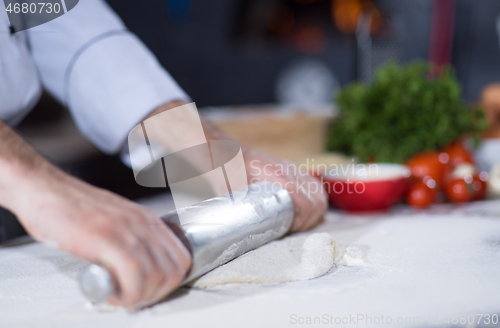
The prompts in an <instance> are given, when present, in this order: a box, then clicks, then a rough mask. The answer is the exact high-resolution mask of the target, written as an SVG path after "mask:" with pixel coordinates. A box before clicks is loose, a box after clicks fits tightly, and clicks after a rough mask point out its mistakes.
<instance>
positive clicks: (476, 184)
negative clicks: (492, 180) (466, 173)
mask: <svg viewBox="0 0 500 328" xmlns="http://www.w3.org/2000/svg"><path fill="white" fill-rule="evenodd" d="M487 179H488V173H486V172H481V173H479V174H475V175H474V176H473V177H472V190H473V192H474V196H473V200H481V199H484V197H485V196H486V189H487V183H486V181H487Z"/></svg>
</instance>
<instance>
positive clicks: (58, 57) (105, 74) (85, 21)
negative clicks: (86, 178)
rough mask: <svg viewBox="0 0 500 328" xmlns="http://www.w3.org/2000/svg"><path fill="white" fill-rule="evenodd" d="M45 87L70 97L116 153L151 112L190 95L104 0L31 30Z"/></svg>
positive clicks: (96, 137) (97, 140) (88, 127)
mask: <svg viewBox="0 0 500 328" xmlns="http://www.w3.org/2000/svg"><path fill="white" fill-rule="evenodd" d="M27 33H28V38H29V44H30V47H31V52H32V56H33V58H34V61H35V63H36V65H37V68H38V71H39V74H40V78H41V81H42V83H43V85H44V87H45V88H46V89H47V90H48V91H49V92H50V93H52V94H53V95H54V96H55V97H56V98H58V99H59V100H60V101H61V102H62V103H64V104H65V105H66V106H67V107H68V108H69V109H70V111H71V113H72V116H73V118H74V120H75V122H76V124H77V126H78V127H79V129H80V130H81V132H82V133H83V134H84V135H85V136H86V137H87V138H88V139H89V140H90V141H91V142H92V143H94V144H95V145H96V146H97V147H98V148H99V149H101V150H102V151H104V152H106V153H116V152H118V151H119V150H120V149H121V148H122V147H123V145H124V143H125V141H126V139H127V135H128V133H129V132H130V130H131V129H132V128H133V127H134V126H135V125H136V124H138V123H139V122H140V121H141V120H142V119H143V118H144V117H145V116H147V114H148V113H150V112H151V111H152V110H154V109H155V108H157V107H158V106H160V105H162V104H164V103H167V102H169V101H172V100H178V99H180V100H186V101H189V97H188V96H187V95H186V94H185V92H184V91H183V90H182V89H181V88H180V87H179V86H178V85H177V83H176V82H175V81H174V80H173V79H172V77H171V76H170V75H169V74H168V72H166V71H165V69H164V68H162V67H161V65H160V64H159V63H158V61H157V59H156V58H155V57H154V55H153V54H152V53H151V52H150V51H149V50H148V49H147V48H146V46H145V45H144V44H143V43H142V42H141V41H140V40H139V39H138V38H137V37H136V36H135V35H134V34H132V33H130V32H129V31H127V29H126V28H125V26H124V25H123V23H122V22H121V20H120V19H119V17H118V16H117V15H116V14H115V13H114V12H113V11H112V10H111V8H109V6H108V5H107V4H106V3H105V2H104V1H101V0H81V1H80V2H79V4H78V5H77V6H76V7H75V8H74V9H72V10H71V11H69V12H68V13H66V14H65V15H63V16H61V17H59V18H57V19H55V20H53V21H51V22H48V23H46V24H43V25H40V26H38V27H35V28H32V29H30V30H28V31H27Z"/></svg>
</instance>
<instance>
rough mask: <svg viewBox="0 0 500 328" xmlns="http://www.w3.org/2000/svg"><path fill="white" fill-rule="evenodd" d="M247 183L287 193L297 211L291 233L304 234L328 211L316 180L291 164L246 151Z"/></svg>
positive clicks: (319, 184) (321, 188) (321, 189)
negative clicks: (273, 186)
mask: <svg viewBox="0 0 500 328" xmlns="http://www.w3.org/2000/svg"><path fill="white" fill-rule="evenodd" d="M243 156H244V158H245V163H246V169H247V175H248V182H249V183H254V182H257V181H261V180H265V181H269V182H274V183H277V184H279V185H280V186H281V187H283V188H284V189H286V190H288V192H289V193H290V196H291V197H292V201H293V204H294V206H295V209H296V213H295V219H294V222H293V226H292V231H304V230H307V229H309V228H311V227H312V226H314V225H315V224H316V223H317V222H318V221H319V219H320V218H321V216H322V215H323V213H324V212H325V211H326V209H327V206H328V202H327V196H326V192H325V190H324V188H323V186H322V185H321V183H320V182H319V181H318V179H316V178H314V177H310V176H309V175H308V174H307V172H300V170H299V169H298V167H297V166H296V165H295V164H293V163H292V162H289V161H285V160H281V159H278V158H274V157H272V156H269V155H265V154H262V153H259V152H256V151H254V150H251V149H244V150H243Z"/></svg>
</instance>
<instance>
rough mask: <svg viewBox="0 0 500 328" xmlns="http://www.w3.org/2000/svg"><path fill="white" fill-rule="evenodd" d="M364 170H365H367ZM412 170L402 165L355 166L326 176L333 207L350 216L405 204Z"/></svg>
mask: <svg viewBox="0 0 500 328" xmlns="http://www.w3.org/2000/svg"><path fill="white" fill-rule="evenodd" d="M363 168H364V169H363ZM409 176H410V170H409V169H408V167H406V166H404V165H399V164H386V163H374V164H352V167H351V168H349V167H348V168H347V169H345V171H343V170H341V169H339V170H336V171H335V172H329V173H326V174H324V175H323V180H324V186H325V189H326V190H327V192H328V195H329V197H330V203H331V204H332V205H334V206H336V207H338V208H340V209H343V210H346V211H349V212H372V211H382V210H387V209H388V208H389V207H391V206H393V205H394V204H396V203H397V202H399V201H400V200H401V198H402V197H403V195H404V194H405V193H406V190H407V188H408V183H409Z"/></svg>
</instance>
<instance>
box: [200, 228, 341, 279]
mask: <svg viewBox="0 0 500 328" xmlns="http://www.w3.org/2000/svg"><path fill="white" fill-rule="evenodd" d="M344 253H345V246H344V245H342V244H339V243H337V242H335V241H334V240H333V238H332V237H331V236H330V235H329V234H327V233H325V232H322V233H315V234H312V235H309V236H304V235H298V236H290V237H287V238H284V239H282V240H278V241H273V242H271V243H269V244H267V245H264V246H262V247H259V248H257V249H255V250H253V251H250V252H248V253H246V254H244V255H242V256H240V257H238V258H236V259H234V260H233V261H231V262H229V263H227V264H225V265H223V266H220V267H218V268H216V269H214V270H212V271H210V272H209V273H207V274H205V275H204V276H202V277H200V278H199V279H198V280H196V281H195V282H194V284H193V286H194V287H198V288H207V287H212V286H216V285H222V284H230V283H265V284H270V283H280V282H285V281H297V280H307V279H313V278H317V277H319V276H322V275H324V274H325V273H327V272H328V271H329V270H330V269H331V268H332V267H333V265H334V264H335V263H337V262H339V261H340V260H341V259H342V257H343V256H344Z"/></svg>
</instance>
